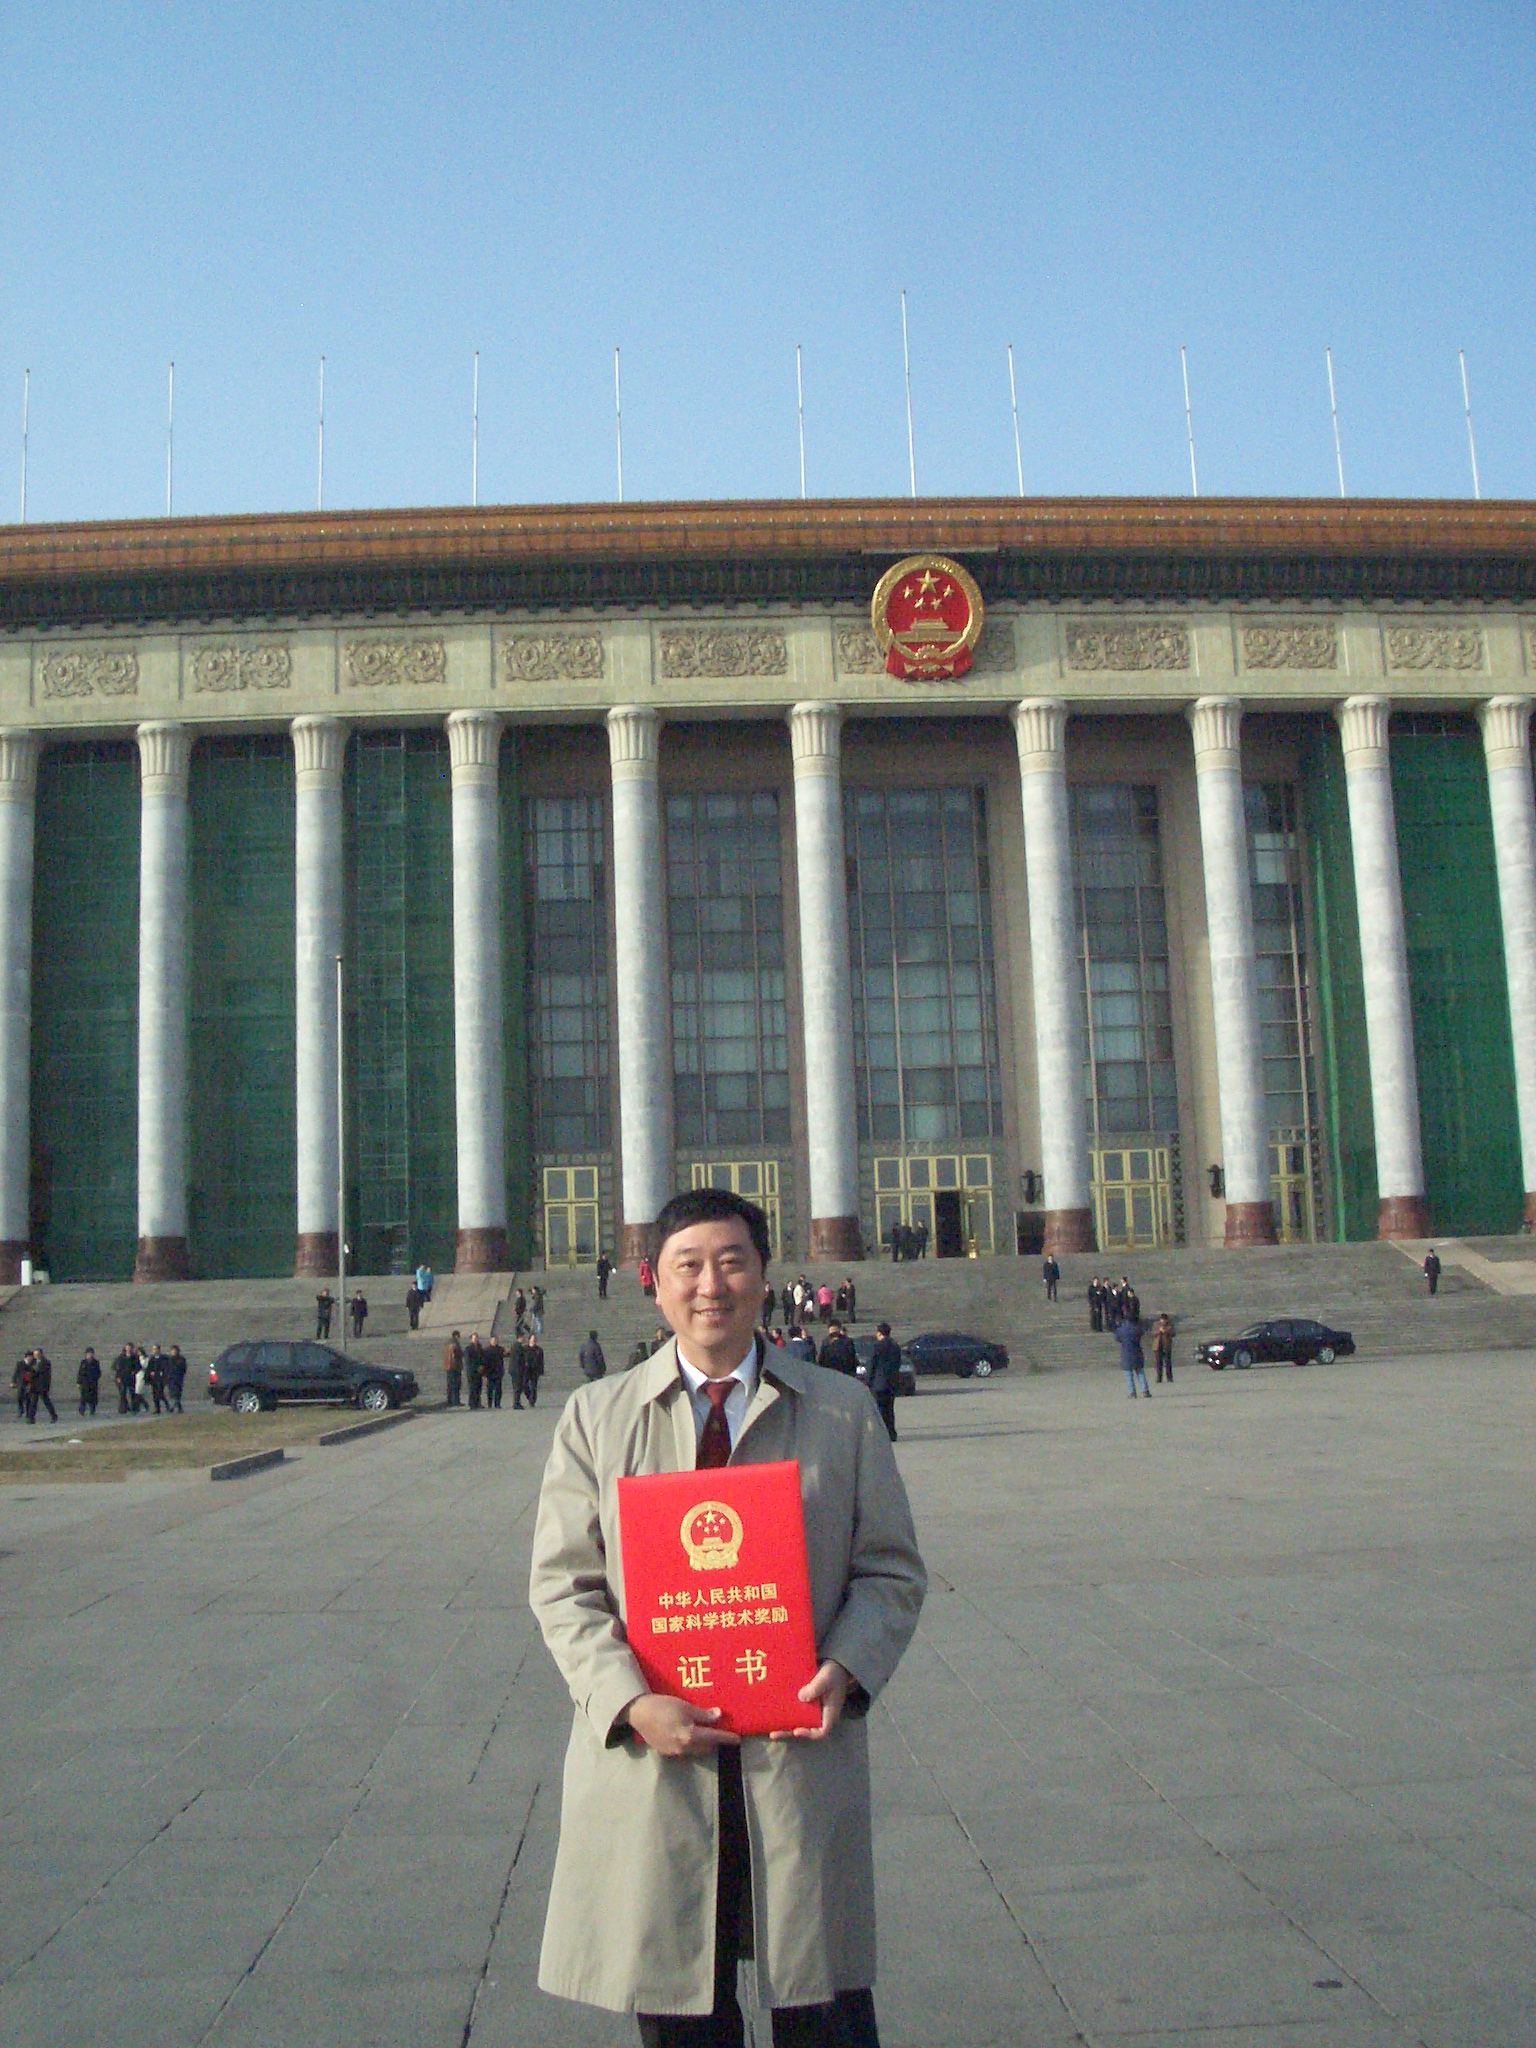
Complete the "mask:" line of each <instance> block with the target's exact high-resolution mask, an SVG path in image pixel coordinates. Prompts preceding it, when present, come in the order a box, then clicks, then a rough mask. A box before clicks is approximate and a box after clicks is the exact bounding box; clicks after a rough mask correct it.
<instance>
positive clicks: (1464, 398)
mask: <svg viewBox="0 0 1536 2048" xmlns="http://www.w3.org/2000/svg"><path fill="white" fill-rule="evenodd" d="M1456 353H1457V355H1458V356H1459V357H1460V358H1461V403H1462V406H1463V409H1464V410H1465V412H1466V415H1467V453H1468V454H1469V455H1470V456H1471V458H1472V495H1473V497H1474V498H1480V497H1481V496H1482V495H1483V487H1482V484H1481V483H1480V482H1479V480H1478V474H1477V442H1476V441H1475V440H1474V439H1473V436H1472V393H1471V390H1470V388H1469V387H1468V384H1467V352H1466V350H1465V349H1464V348H1459V349H1457V351H1456Z"/></svg>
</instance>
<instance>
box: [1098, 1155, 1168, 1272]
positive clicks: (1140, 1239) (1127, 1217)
mask: <svg viewBox="0 0 1536 2048" xmlns="http://www.w3.org/2000/svg"><path fill="white" fill-rule="evenodd" d="M1092 1160H1093V1208H1094V1223H1095V1225H1096V1227H1097V1230H1098V1238H1099V1249H1100V1251H1106V1252H1108V1251H1135V1250H1137V1249H1138V1248H1140V1247H1142V1246H1145V1245H1158V1244H1171V1243H1172V1242H1173V1174H1172V1162H1171V1160H1170V1157H1169V1148H1168V1147H1167V1146H1166V1145H1155V1144H1154V1145H1124V1146H1120V1145H1105V1146H1102V1147H1099V1146H1095V1147H1094V1148H1093V1152H1092Z"/></svg>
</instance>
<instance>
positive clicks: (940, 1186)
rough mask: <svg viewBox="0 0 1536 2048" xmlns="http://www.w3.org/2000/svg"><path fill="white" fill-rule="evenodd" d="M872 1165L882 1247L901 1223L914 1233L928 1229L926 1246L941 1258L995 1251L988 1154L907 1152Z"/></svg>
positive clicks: (990, 1162)
mask: <svg viewBox="0 0 1536 2048" xmlns="http://www.w3.org/2000/svg"><path fill="white" fill-rule="evenodd" d="M874 1166H875V1227H876V1229H877V1230H878V1232H879V1234H880V1242H881V1244H882V1245H884V1246H889V1244H890V1241H891V1225H892V1224H893V1223H905V1224H908V1225H909V1226H910V1227H911V1228H913V1229H914V1230H915V1229H917V1228H918V1227H919V1226H920V1225H926V1227H927V1231H928V1242H929V1243H930V1244H931V1245H932V1247H933V1250H934V1254H935V1256H936V1257H938V1258H941V1259H945V1258H956V1259H959V1258H966V1257H968V1256H969V1255H970V1254H971V1253H973V1252H990V1251H991V1250H992V1249H993V1238H992V1229H993V1223H992V1160H991V1157H990V1155H989V1154H987V1153H985V1152H964V1153H956V1152H937V1153H921V1152H909V1153H907V1154H906V1155H905V1157H903V1158H900V1159H877V1160H876V1161H875V1162H874ZM941 1219H947V1220H941ZM947 1245H948V1246H952V1247H953V1249H946V1246H947Z"/></svg>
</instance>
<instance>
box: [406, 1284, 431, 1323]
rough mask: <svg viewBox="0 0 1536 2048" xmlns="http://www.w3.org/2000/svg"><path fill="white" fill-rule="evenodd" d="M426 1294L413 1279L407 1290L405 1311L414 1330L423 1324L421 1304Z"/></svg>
mask: <svg viewBox="0 0 1536 2048" xmlns="http://www.w3.org/2000/svg"><path fill="white" fill-rule="evenodd" d="M425 1299H426V1296H425V1295H424V1294H423V1293H422V1291H421V1289H420V1288H419V1287H418V1286H417V1285H416V1282H415V1281H414V1280H413V1281H412V1282H411V1284H410V1286H409V1287H407V1289H406V1290H405V1313H406V1316H407V1318H408V1319H409V1321H410V1325H411V1328H412V1329H413V1330H415V1329H419V1328H420V1326H421V1305H422V1303H423V1301H425Z"/></svg>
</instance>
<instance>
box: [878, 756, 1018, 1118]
mask: <svg viewBox="0 0 1536 2048" xmlns="http://www.w3.org/2000/svg"><path fill="white" fill-rule="evenodd" d="M844 829H845V834H846V848H847V856H848V918H849V950H850V954H851V959H852V969H853V1041H854V1069H855V1090H856V1093H857V1097H858V1120H859V1137H860V1139H861V1140H863V1141H864V1142H866V1143H871V1142H872V1143H877V1144H878V1143H891V1142H895V1143H898V1144H903V1145H914V1146H927V1145H943V1144H950V1145H953V1144H954V1143H956V1142H957V1141H959V1140H962V1139H966V1140H975V1139H989V1138H994V1137H999V1136H1001V1134H1002V1128H1003V1114H1002V1086H1001V1082H1000V1079H999V1074H998V1053H997V1005H996V997H995V994H994V989H993V978H992V902H991V876H990V870H989V863H988V857H987V813H986V795H985V792H984V791H982V790H980V789H850V790H848V791H847V792H846V794H845V797H844Z"/></svg>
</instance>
